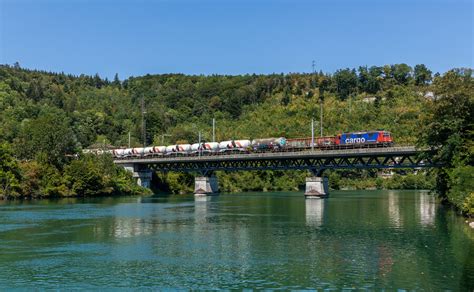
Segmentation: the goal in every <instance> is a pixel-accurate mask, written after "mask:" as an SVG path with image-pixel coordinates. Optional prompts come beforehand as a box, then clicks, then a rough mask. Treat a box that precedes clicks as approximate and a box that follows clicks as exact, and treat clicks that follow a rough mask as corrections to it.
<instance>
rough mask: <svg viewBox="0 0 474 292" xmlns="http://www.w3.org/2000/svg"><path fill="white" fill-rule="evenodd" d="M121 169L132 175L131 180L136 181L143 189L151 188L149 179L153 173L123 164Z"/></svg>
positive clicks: (132, 165)
mask: <svg viewBox="0 0 474 292" xmlns="http://www.w3.org/2000/svg"><path fill="white" fill-rule="evenodd" d="M123 167H124V168H125V169H126V170H127V171H129V172H131V173H132V176H133V178H135V179H136V180H137V184H138V185H139V186H142V187H144V188H150V187H151V178H152V175H153V171H151V170H150V169H148V168H139V167H137V166H136V165H135V164H125V165H123Z"/></svg>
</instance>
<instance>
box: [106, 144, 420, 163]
mask: <svg viewBox="0 0 474 292" xmlns="http://www.w3.org/2000/svg"><path fill="white" fill-rule="evenodd" d="M422 152H424V150H417V149H416V148H415V147H414V146H404V147H387V148H357V149H344V150H314V151H311V150H309V151H298V152H263V153H248V154H247V153H239V154H229V153H222V154H218V155H202V156H172V155H170V156H160V157H149V156H148V157H147V156H145V157H133V158H124V159H115V160H114V162H115V163H116V164H155V165H156V164H161V163H166V164H168V163H173V162H179V163H196V162H197V163H201V162H218V161H221V162H223V161H258V160H287V159H311V158H316V159H321V158H344V157H346V158H354V157H387V156H395V157H396V156H407V155H417V154H419V153H422Z"/></svg>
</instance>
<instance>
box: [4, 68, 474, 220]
mask: <svg viewBox="0 0 474 292" xmlns="http://www.w3.org/2000/svg"><path fill="white" fill-rule="evenodd" d="M473 93H474V88H473V75H472V70H471V69H453V70H451V71H449V72H446V73H444V74H442V75H441V74H438V73H436V74H434V75H433V74H432V72H431V71H430V70H429V69H428V68H427V67H426V66H425V65H416V66H415V67H413V68H412V67H410V66H408V65H406V64H395V65H385V66H380V67H379V66H372V67H370V68H368V67H359V68H358V69H341V70H338V71H336V72H335V73H334V74H325V73H323V72H319V73H316V72H315V73H313V74H307V73H297V74H271V75H243V76H225V75H224V76H222V75H211V76H187V75H183V74H163V75H146V76H142V77H130V78H128V79H125V80H120V79H119V76H118V75H116V76H115V78H114V79H113V80H111V81H110V80H107V79H104V78H101V77H100V76H99V75H97V74H96V75H95V76H87V75H80V76H73V75H69V74H64V73H50V72H43V71H37V70H28V69H23V68H21V67H20V65H19V64H14V65H13V66H9V65H2V66H0V113H1V115H0V122H1V124H2V127H1V128H0V143H1V147H0V157H1V158H0V159H1V160H0V197H57V196H92V195H110V194H140V193H144V192H146V191H145V190H143V189H141V188H139V187H137V186H135V184H134V183H133V180H132V178H131V176H130V175H129V174H128V173H126V172H125V171H124V170H122V169H120V168H118V167H115V166H114V165H113V163H112V160H111V157H107V156H103V157H92V156H87V155H82V154H81V149H84V148H87V147H104V146H116V147H118V146H126V145H128V143H129V142H130V143H131V145H132V146H137V145H143V144H146V145H150V144H153V145H166V144H171V143H175V142H178V143H183V142H195V141H197V140H198V133H199V132H202V134H203V138H204V139H205V140H206V139H207V140H210V139H211V137H212V136H211V135H212V134H211V124H212V119H213V118H215V119H216V122H217V131H216V139H217V140H225V139H234V138H239V139H244V138H245V139H252V138H257V137H274V136H285V137H307V136H309V135H310V124H311V119H312V118H315V119H316V120H318V118H319V115H320V111H321V109H323V114H324V123H323V128H324V135H334V134H336V133H339V132H341V131H354V130H364V129H386V130H389V131H391V132H392V133H393V137H394V139H395V141H396V143H397V144H400V145H407V144H410V145H413V144H416V145H419V146H424V147H432V148H433V149H436V150H437V156H436V159H437V160H438V161H440V162H442V163H444V164H445V165H446V167H444V168H442V169H437V170H432V171H431V172H430V173H426V172H418V173H417V172H413V171H405V172H398V173H397V174H396V175H395V176H393V177H392V178H390V179H382V178H380V177H378V176H377V173H376V172H375V171H333V172H328V173H327V175H329V176H330V183H331V187H332V188H333V189H338V188H346V187H350V188H435V189H436V190H437V191H438V193H439V195H440V196H441V198H443V199H444V200H448V201H450V202H452V203H454V204H455V205H456V206H457V207H458V208H459V209H460V210H462V211H464V212H466V213H469V212H470V213H474V191H473V190H474V187H473V181H474V180H473V164H472V162H473V161H472V155H471V154H472V151H473V143H472V141H473V139H472V135H473V127H472V118H473V113H472V111H473V99H474V94H473ZM142 101H143V102H142ZM142 108H144V109H145V112H146V113H145V114H144V117H145V122H146V132H145V135H142V133H143V132H142ZM129 137H130V141H129ZM143 137H144V138H145V139H143ZM432 174H434V175H432ZM217 175H218V176H219V182H220V187H221V189H223V190H224V191H247V190H288V189H294V188H298V187H301V186H302V185H303V183H304V178H305V176H306V175H307V174H306V173H305V172H300V171H294V172H276V171H262V172H248V173H246V172H242V173H218V174H217ZM192 182H193V179H192V176H191V175H189V174H180V173H167V174H157V175H156V176H155V177H154V185H155V187H156V188H158V189H155V191H166V192H176V193H177V192H189V191H190V190H191V187H192Z"/></svg>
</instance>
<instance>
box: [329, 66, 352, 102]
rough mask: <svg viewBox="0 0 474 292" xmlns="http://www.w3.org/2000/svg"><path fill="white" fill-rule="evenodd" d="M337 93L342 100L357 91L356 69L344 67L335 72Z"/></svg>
mask: <svg viewBox="0 0 474 292" xmlns="http://www.w3.org/2000/svg"><path fill="white" fill-rule="evenodd" d="M333 78H334V82H335V86H336V94H337V96H338V97H339V98H340V99H341V100H346V99H347V98H348V97H349V95H351V94H353V93H356V91H357V74H356V72H355V70H354V69H353V70H351V69H344V70H338V71H336V73H334V76H333Z"/></svg>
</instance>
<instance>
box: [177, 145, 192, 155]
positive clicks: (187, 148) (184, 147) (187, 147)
mask: <svg viewBox="0 0 474 292" xmlns="http://www.w3.org/2000/svg"><path fill="white" fill-rule="evenodd" d="M177 149H178V152H179V153H188V152H191V144H179V145H178V148H177Z"/></svg>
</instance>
